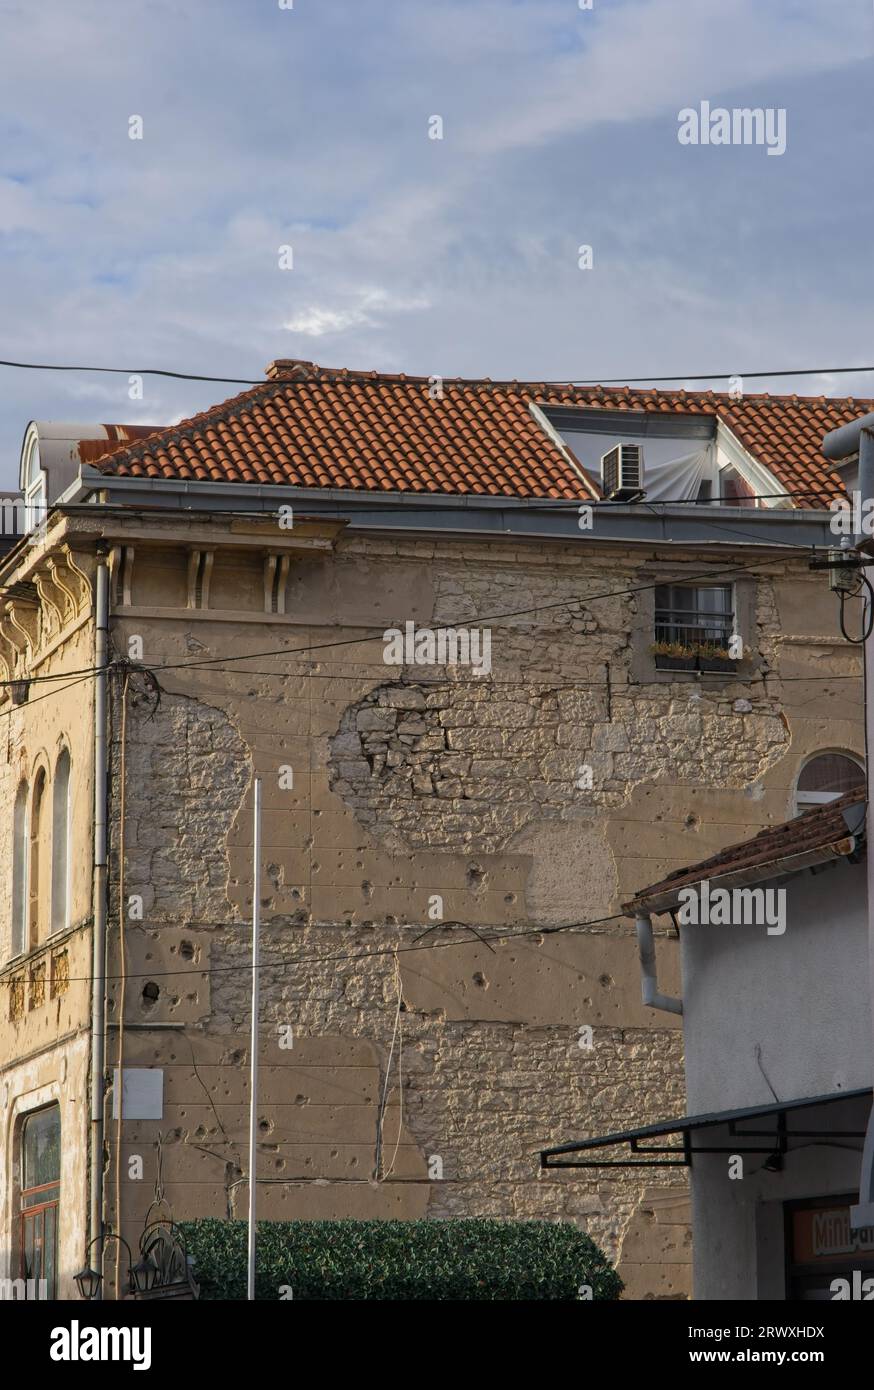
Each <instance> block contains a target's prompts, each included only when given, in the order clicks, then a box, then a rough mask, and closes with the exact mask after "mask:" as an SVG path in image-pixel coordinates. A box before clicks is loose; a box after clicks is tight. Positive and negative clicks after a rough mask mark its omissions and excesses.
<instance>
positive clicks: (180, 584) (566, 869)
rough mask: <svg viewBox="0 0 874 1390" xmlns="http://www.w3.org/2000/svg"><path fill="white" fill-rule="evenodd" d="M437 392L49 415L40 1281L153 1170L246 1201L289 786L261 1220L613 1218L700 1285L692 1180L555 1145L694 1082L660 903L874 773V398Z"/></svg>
mask: <svg viewBox="0 0 874 1390" xmlns="http://www.w3.org/2000/svg"><path fill="white" fill-rule="evenodd" d="M435 380H436V379H434V378H431V379H424V380H423V379H415V378H408V377H406V378H405V377H387V376H380V375H377V374H374V373H352V372H328V371H325V370H320V369H319V368H317V367H314V366H313V365H312V364H308V363H299V362H278V363H274V364H272V366H271V367H270V368H269V369H268V376H267V379H266V380H265V382H264V383H263V385H260V386H257V387H255V388H253V389H251V390H249V391H247V392H245V393H244V394H243V395H241V396H238V397H236V398H234V399H232V400H230V401H228V402H225V403H224V404H222V405H219V406H216V407H215V408H213V409H211V410H209V411H207V412H205V413H203V414H202V415H200V416H196V417H194V418H193V419H191V420H187V421H183V422H182V423H181V424H179V425H175V426H171V427H166V428H158V427H154V428H152V427H149V428H146V427H143V426H139V427H124V426H92V427H85V426H63V425H50V426H46V425H39V424H32V425H31V426H30V427H29V429H28V431H27V434H26V436H25V442H24V450H23V456H22V479H21V481H22V489H23V491H24V492H25V494H26V496H27V497H28V499H29V501H31V502H33V503H34V505H35V506H37V508H42V511H41V512H40V515H41V516H42V512H43V511H44V512H45V513H46V514H45V516H44V518H43V519H42V520H41V521H40V523H39V524H38V525H37V526H35V527H34V529H33V530H32V531H31V533H30V534H29V535H28V536H27V537H25V538H24V539H23V540H22V541H21V542H20V544H18V545H17V546H16V547H15V548H14V549H13V550H12V551H11V552H10V553H9V554H8V556H6V557H4V558H3V559H2V561H0V605H2V618H0V668H2V669H0V678H2V680H3V682H4V683H3V686H2V696H3V698H2V703H0V718H2V719H3V733H4V750H5V751H4V756H3V757H2V759H0V776H2V778H3V790H2V795H3V797H4V799H5V805H6V807H7V814H6V816H4V817H3V818H2V821H0V824H2V840H0V862H2V866H3V868H2V874H0V892H2V903H0V987H2V998H0V1097H2V1102H3V1106H2V1116H3V1120H2V1133H0V1249H2V1260H0V1278H4V1279H19V1278H27V1277H37V1278H44V1279H45V1280H46V1287H47V1292H48V1294H49V1296H59V1297H71V1296H75V1292H76V1291H75V1285H74V1283H73V1276H74V1274H75V1273H76V1271H77V1270H79V1269H80V1268H81V1267H82V1265H83V1262H84V1261H85V1260H86V1257H87V1252H88V1247H89V1243H94V1242H95V1241H96V1242H97V1243H98V1246H99V1240H100V1237H101V1234H102V1232H103V1231H104V1230H110V1229H112V1230H120V1231H121V1233H122V1234H123V1235H124V1236H125V1237H126V1238H127V1240H128V1241H129V1243H130V1245H131V1247H132V1248H133V1249H136V1241H137V1238H138V1235H139V1233H140V1231H141V1230H142V1228H143V1223H144V1222H145V1221H146V1219H147V1215H148V1213H149V1210H150V1207H151V1206H152V1204H153V1202H154V1201H155V1198H156V1195H157V1196H162V1195H163V1197H164V1199H165V1200H166V1202H168V1203H169V1204H170V1206H171V1208H172V1211H173V1214H174V1216H175V1217H176V1219H177V1220H179V1219H183V1218H185V1219H187V1218H191V1217H195V1216H200V1215H210V1216H217V1217H235V1216H237V1217H240V1216H244V1215H245V1213H246V1202H247V1193H248V1173H247V1171H246V1169H247V1149H246V1141H247V1126H248V1105H249V1093H248V1078H249V1072H248V1061H249V1019H250V1014H249V998H250V984H251V973H250V967H249V959H250V958H249V951H250V926H249V923H250V919H251V913H252V894H253V871H252V850H253V816H252V800H253V782H254V779H255V778H256V777H258V778H260V779H261V783H262V787H263V823H262V830H263V845H262V849H263V853H262V862H261V866H260V878H259V883H258V888H257V891H258V895H259V899H260V904H261V922H262V948H261V949H262V970H261V1019H260V1038H261V1048H260V1084H259V1095H258V1116H259V1121H258V1124H259V1145H258V1165H259V1166H258V1172H257V1179H258V1184H259V1187H258V1211H259V1215H260V1216H261V1217H263V1218H265V1219H270V1218H275V1219H282V1218H324V1217H341V1216H348V1217H384V1218H387V1217H425V1216H427V1217H434V1218H447V1217H454V1216H493V1217H518V1218H535V1217H536V1218H546V1219H556V1220H566V1221H574V1222H577V1223H579V1224H580V1225H581V1226H583V1227H584V1228H585V1229H586V1230H587V1231H588V1232H589V1233H590V1234H591V1235H592V1237H593V1238H594V1239H595V1240H596V1241H598V1242H599V1244H601V1245H602V1246H603V1248H604V1249H605V1250H606V1252H607V1253H608V1254H609V1255H610V1256H611V1258H613V1259H614V1260H616V1261H618V1263H619V1269H620V1273H621V1274H622V1277H623V1278H624V1280H625V1282H626V1297H630V1298H680V1297H686V1296H688V1293H689V1289H690V1259H691V1250H690V1239H689V1232H688V1207H687V1190H686V1183H685V1175H684V1173H683V1170H682V1169H679V1170H678V1169H671V1168H665V1169H656V1170H655V1171H654V1172H648V1173H647V1174H645V1175H643V1176H642V1175H640V1174H639V1173H637V1172H636V1171H635V1169H634V1168H621V1167H620V1168H614V1169H600V1170H597V1171H595V1172H587V1171H586V1170H584V1169H583V1170H579V1171H576V1172H574V1173H571V1174H567V1173H563V1174H558V1175H549V1174H546V1175H542V1174H541V1173H540V1169H539V1151H540V1150H541V1149H542V1148H543V1146H544V1144H545V1143H547V1142H548V1141H550V1140H551V1139H553V1138H554V1137H555V1136H557V1135H560V1136H561V1137H563V1138H564V1137H566V1136H568V1135H573V1134H576V1133H578V1132H579V1129H580V1126H581V1124H582V1125H584V1126H589V1127H590V1132H592V1133H598V1132H603V1131H605V1130H618V1129H620V1128H622V1127H624V1126H627V1125H629V1124H633V1123H640V1122H641V1121H642V1120H646V1118H647V1117H652V1118H657V1117H660V1116H662V1115H664V1114H666V1113H671V1112H676V1113H678V1114H681V1113H683V1111H684V1096H683V1072H682V1054H681V1044H682V1034H681V1030H680V1028H679V1023H680V1020H679V1019H672V1018H670V1017H669V1016H666V1015H665V1014H664V1013H655V1012H654V1011H653V1010H651V1009H649V1008H647V1007H646V1006H645V1005H644V1004H643V1003H642V1001H641V998H640V984H639V973H638V965H637V945H636V941H635V937H634V932H633V927H632V926H631V924H630V923H629V922H628V920H627V918H625V917H623V915H622V907H621V905H622V903H623V902H624V901H627V900H628V899H629V898H630V897H631V896H633V894H634V892H635V891H636V890H637V889H638V888H639V887H640V886H641V885H642V884H645V883H649V882H652V881H655V880H656V879H657V878H658V877H659V875H660V874H663V873H667V872H669V871H670V870H671V869H672V868H673V867H676V866H677V865H679V864H686V863H689V862H691V861H692V860H694V859H696V858H697V859H701V858H704V857H705V856H706V855H708V854H710V853H715V852H717V851H718V850H719V849H720V848H721V847H722V846H723V845H725V844H728V843H732V842H736V841H737V840H739V839H740V838H742V837H743V836H744V835H746V834H748V833H753V832H755V831H757V830H759V829H762V828H764V827H766V826H768V825H769V824H775V823H779V822H782V821H784V820H785V819H786V818H787V816H791V815H793V814H794V813H795V811H796V809H798V808H799V806H801V805H803V804H804V803H805V802H808V801H810V800H816V799H823V798H826V797H828V796H831V795H834V794H836V793H838V792H841V791H843V790H845V789H848V788H850V787H852V786H853V785H854V783H855V781H856V780H858V778H859V777H860V776H861V766H862V759H863V754H864V740H863V730H862V701H861V680H860V670H861V663H860V658H859V653H858V649H857V648H854V647H853V646H851V645H850V644H848V643H847V642H846V641H845V640H844V639H843V637H842V636H841V634H840V631H839V630H838V627H837V620H836V613H835V606H834V605H833V603H832V602H831V601H830V597H829V593H828V581H827V578H824V577H823V575H822V574H821V573H818V572H811V570H810V568H809V561H810V557H811V554H812V551H813V548H814V547H818V548H821V547H824V546H826V545H828V544H829V543H830V542H832V541H833V536H832V533H831V531H830V528H829V520H830V517H829V513H828V510H827V509H828V504H829V501H830V500H831V499H832V498H834V497H836V496H837V495H839V493H840V490H841V489H840V483H839V481H838V480H837V479H836V477H835V476H833V475H832V474H831V473H830V472H829V471H828V469H827V466H826V464H825V461H824V460H823V459H822V458H821V456H820V455H819V451H818V445H817V443H816V441H817V440H819V439H820V438H821V436H822V434H823V432H824V430H825V429H827V428H830V427H834V426H836V425H838V424H841V423H843V421H845V420H847V419H851V418H853V417H854V416H855V415H857V414H858V413H859V405H858V403H857V402H854V401H846V400H824V399H821V398H820V399H812V398H811V399H801V398H795V397H793V398H788V397H787V398H781V397H761V396H749V397H746V398H742V399H739V400H736V399H730V398H729V397H725V396H718V395H714V394H712V393H704V394H700V395H690V394H688V393H684V392H680V393H665V392H655V391H647V392H633V391H631V390H629V389H625V388H623V389H621V390H615V391H610V390H606V389H597V390H595V389H591V390H590V389H584V388H572V387H548V386H545V385H537V384H520V383H463V382H449V381H446V382H442V383H439V384H438V386H437V387H436V388H435ZM602 458H603V460H604V462H603V467H601V460H602ZM442 639H445V640H444V641H443V642H442V645H441V640H442ZM658 951H659V971H660V978H663V979H664V981H665V983H666V987H668V988H670V987H671V985H672V982H673V983H674V985H675V986H676V984H677V981H676V975H677V970H678V958H677V943H676V940H675V938H674V935H673V934H672V933H667V934H665V935H663V936H662V937H660V938H659V941H658ZM673 992H678V990H677V989H676V988H675V989H674V991H673ZM120 1076H121V1077H123V1085H122V1084H120V1081H119V1077H120ZM581 1137H584V1136H581ZM91 1258H92V1259H93V1256H92V1257H91Z"/></svg>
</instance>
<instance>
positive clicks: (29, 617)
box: [0, 599, 39, 661]
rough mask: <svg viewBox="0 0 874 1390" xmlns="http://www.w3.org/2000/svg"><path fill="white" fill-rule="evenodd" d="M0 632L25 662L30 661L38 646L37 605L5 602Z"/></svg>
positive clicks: (13, 601) (11, 601)
mask: <svg viewBox="0 0 874 1390" xmlns="http://www.w3.org/2000/svg"><path fill="white" fill-rule="evenodd" d="M0 632H2V634H3V636H4V637H6V638H7V639H8V640H9V641H10V642H11V643H12V645H13V647H15V649H16V651H17V652H18V654H19V655H21V656H24V657H25V659H26V660H27V661H30V660H32V659H33V656H34V654H35V652H36V650H37V647H38V646H39V608H38V607H37V605H36V604H35V603H27V604H25V603H21V602H20V601H19V600H18V599H9V600H7V602H6V603H5V604H4V605H3V618H2V621H0Z"/></svg>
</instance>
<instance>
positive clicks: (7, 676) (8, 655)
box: [0, 621, 18, 694]
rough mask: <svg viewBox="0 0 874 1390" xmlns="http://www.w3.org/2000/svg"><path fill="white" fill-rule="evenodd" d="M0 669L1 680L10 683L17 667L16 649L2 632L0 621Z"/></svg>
mask: <svg viewBox="0 0 874 1390" xmlns="http://www.w3.org/2000/svg"><path fill="white" fill-rule="evenodd" d="M0 667H2V673H3V676H2V678H3V680H6V681H11V680H14V679H15V673H16V670H17V667H18V648H17V647H16V645H15V643H14V642H11V641H10V640H9V638H8V637H7V636H6V634H5V632H4V631H3V623H2V621H0ZM4 694H5V692H4Z"/></svg>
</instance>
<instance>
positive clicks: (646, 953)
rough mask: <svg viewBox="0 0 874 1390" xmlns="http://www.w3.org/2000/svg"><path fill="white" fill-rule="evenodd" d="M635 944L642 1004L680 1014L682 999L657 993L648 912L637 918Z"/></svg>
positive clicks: (650, 922)
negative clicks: (641, 989)
mask: <svg viewBox="0 0 874 1390" xmlns="http://www.w3.org/2000/svg"><path fill="white" fill-rule="evenodd" d="M637 946H638V950H639V953H640V975H641V985H642V987H643V1002H644V1004H646V1005H647V1006H648V1007H649V1008H650V1009H661V1011H662V1012H663V1013H668V1014H681V1013H682V1012H683V1001H682V999H674V998H672V997H671V995H669V994H660V993H659V982H658V976H657V965H656V952H655V940H654V938H653V934H652V920H651V918H650V917H649V915H648V914H647V915H644V916H642V917H638V919H637Z"/></svg>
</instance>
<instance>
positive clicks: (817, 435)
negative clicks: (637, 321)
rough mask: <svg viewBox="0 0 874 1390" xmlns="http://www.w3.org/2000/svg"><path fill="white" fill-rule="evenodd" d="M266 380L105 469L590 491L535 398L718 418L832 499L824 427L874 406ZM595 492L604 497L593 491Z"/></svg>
mask: <svg viewBox="0 0 874 1390" xmlns="http://www.w3.org/2000/svg"><path fill="white" fill-rule="evenodd" d="M268 374H269V375H268V380H266V381H265V382H264V383H263V385H261V384H259V385H258V386H255V387H253V388H252V389H250V390H248V391H244V392H243V393H242V394H241V395H239V396H234V397H232V398H231V399H230V400H227V401H224V402H222V403H221V404H220V405H216V406H213V407H211V408H210V409H209V410H206V411H203V412H202V413H201V414H199V415H194V416H192V417H191V419H189V420H183V421H181V422H180V423H179V424H178V425H172V426H168V427H166V428H159V429H156V430H155V432H154V433H153V434H152V435H150V436H149V438H148V439H147V440H137V441H135V442H134V443H133V444H121V443H120V444H119V445H117V446H114V447H113V446H109V447H107V448H106V449H105V450H104V452H103V454H102V457H101V458H100V460H99V463H97V460H95V459H93V458H92V459H91V460H90V461H91V462H95V463H97V466H98V467H100V469H101V471H103V472H106V473H115V474H119V475H122V476H129V477H152V478H183V479H190V480H199V481H213V482H223V483H233V482H243V483H246V482H252V483H266V484H270V483H283V484H288V485H293V486H296V487H312V488H351V489H353V490H357V491H371V492H422V493H434V494H439V493H452V494H485V495H490V496H507V497H520V498H537V497H544V498H567V499H574V498H579V497H587V496H588V495H589V492H590V491H591V490H592V488H593V483H592V482H589V483H588V484H587V481H586V479H587V478H588V477H589V475H588V474H586V473H585V470H583V469H581V468H579V467H575V466H574V463H573V462H572V461H571V458H570V457H567V456H566V455H565V453H563V451H562V450H561V449H560V448H559V447H558V445H557V444H556V443H555V441H554V440H553V439H551V438H550V437H549V436H548V435H547V434H546V433H545V431H544V430H543V429H541V427H540V425H539V424H538V422H537V420H536V419H535V418H534V416H533V415H532V413H531V409H530V406H531V405H532V403H533V404H540V405H565V406H568V405H572V406H578V407H581V408H586V409H599V408H600V409H609V410H622V411H638V412H640V411H644V412H647V413H652V412H657V413H659V414H661V415H674V414H676V415H709V416H716V417H718V419H719V420H721V421H722V422H723V423H724V424H725V425H726V426H727V427H728V428H729V429H730V430H731V431H732V432H733V434H734V435H735V436H736V438H737V439H738V441H739V442H740V444H741V445H742V446H743V447H744V448H745V449H746V450H747V451H748V452H749V453H750V454H752V455H753V457H754V458H755V459H757V460H758V461H759V462H760V463H762V464H764V465H765V466H766V467H767V468H769V469H770V471H771V472H772V474H773V475H774V477H775V478H777V479H778V481H779V482H780V483H781V484H782V485H783V486H784V487H786V488H787V490H788V491H791V492H793V493H804V494H807V493H810V494H811V495H799V496H797V497H796V502H797V505H799V506H802V507H817V506H823V505H827V504H828V501H829V499H830V498H832V497H835V496H839V495H840V494H841V493H842V491H843V489H842V486H841V483H840V481H839V480H838V478H837V476H836V475H835V474H834V473H833V472H832V470H831V469H830V468H829V466H828V464H827V463H826V461H825V459H824V458H823V457H822V454H821V452H820V448H821V442H822V436H823V435H824V434H825V433H826V432H827V431H828V430H831V429H834V428H836V427H837V426H838V425H841V424H844V423H846V422H847V421H849V420H853V419H856V418H857V417H858V416H860V415H864V414H866V413H867V412H868V411H869V410H871V409H872V408H874V401H869V400H865V401H855V400H853V399H847V398H842V399H831V398H828V397H825V396H818V397H808V396H768V395H755V396H744V397H742V398H741V399H740V400H732V399H731V398H730V397H729V396H728V395H721V394H718V393H715V392H713V391H704V392H689V391H657V390H654V389H647V390H638V389H636V388H632V387H628V386H620V387H603V386H592V387H589V386H556V385H552V384H548V383H537V382H516V381H513V382H488V381H483V382H473V381H463V380H450V379H448V378H447V379H446V380H444V381H443V383H442V397H441V398H439V399H434V398H433V393H432V392H431V390H430V389H429V388H430V386H431V380H430V379H429V378H427V377H407V376H403V375H399V376H388V375H385V374H382V373H378V372H347V371H333V370H329V369H321V368H319V367H316V366H314V365H313V364H312V363H303V362H277V363H273V364H271V367H270V368H268ZM596 495H597V493H596Z"/></svg>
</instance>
